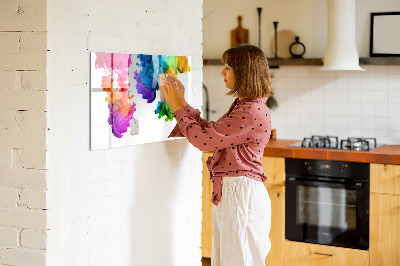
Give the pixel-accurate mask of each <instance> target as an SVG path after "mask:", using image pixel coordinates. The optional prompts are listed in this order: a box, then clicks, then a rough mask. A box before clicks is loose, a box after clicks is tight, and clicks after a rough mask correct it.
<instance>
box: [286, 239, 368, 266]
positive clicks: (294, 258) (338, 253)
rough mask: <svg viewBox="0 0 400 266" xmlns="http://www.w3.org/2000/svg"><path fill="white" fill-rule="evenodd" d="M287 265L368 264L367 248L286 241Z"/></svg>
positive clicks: (345, 265)
mask: <svg viewBox="0 0 400 266" xmlns="http://www.w3.org/2000/svg"><path fill="white" fill-rule="evenodd" d="M284 265H285V266H367V265H369V254H368V251H365V250H357V249H350V248H340V247H332V246H324V245H315V244H308V243H301V242H293V241H287V240H286V241H285V264H284Z"/></svg>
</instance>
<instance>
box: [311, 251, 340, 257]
mask: <svg viewBox="0 0 400 266" xmlns="http://www.w3.org/2000/svg"><path fill="white" fill-rule="evenodd" d="M314 254H315V255H323V256H331V257H333V256H335V254H327V253H320V252H314Z"/></svg>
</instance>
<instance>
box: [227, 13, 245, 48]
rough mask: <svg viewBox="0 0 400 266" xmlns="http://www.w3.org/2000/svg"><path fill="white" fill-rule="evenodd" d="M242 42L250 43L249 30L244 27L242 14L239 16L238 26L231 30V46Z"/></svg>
mask: <svg viewBox="0 0 400 266" xmlns="http://www.w3.org/2000/svg"><path fill="white" fill-rule="evenodd" d="M242 43H249V31H248V30H246V29H244V28H243V27H242V16H238V26H237V28H236V29H234V30H231V48H233V47H236V46H237V45H238V44H242Z"/></svg>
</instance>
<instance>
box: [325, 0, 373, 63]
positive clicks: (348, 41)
mask: <svg viewBox="0 0 400 266" xmlns="http://www.w3.org/2000/svg"><path fill="white" fill-rule="evenodd" d="M320 70H323V71H338V70H358V71H365V69H363V68H361V67H360V65H359V57H358V52H357V47H356V2H355V0H328V44H327V47H326V51H325V56H324V65H323V66H322V67H321V68H320Z"/></svg>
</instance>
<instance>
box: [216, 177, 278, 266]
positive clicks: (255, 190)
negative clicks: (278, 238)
mask: <svg viewBox="0 0 400 266" xmlns="http://www.w3.org/2000/svg"><path fill="white" fill-rule="evenodd" d="M212 223H213V237H212V257H211V265H212V266H262V265H265V257H266V256H267V254H268V252H269V250H270V249H271V242H270V240H269V231H270V228H271V201H270V198H269V195H268V192H267V189H266V188H265V186H264V184H263V183H262V182H260V181H256V180H253V179H250V178H248V177H245V176H239V177H223V178H222V197H221V201H220V202H219V204H218V205H217V206H215V205H214V206H213V210H212Z"/></svg>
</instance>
